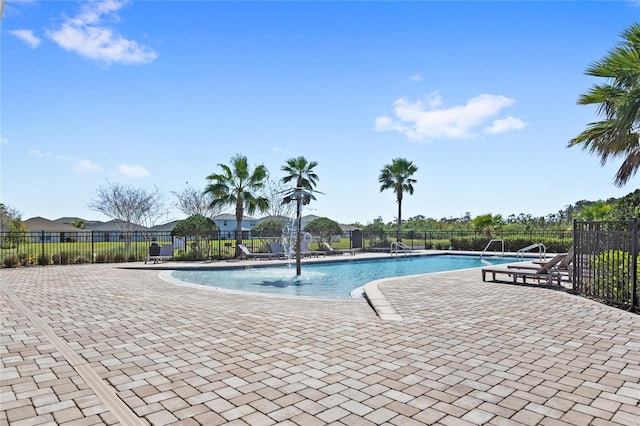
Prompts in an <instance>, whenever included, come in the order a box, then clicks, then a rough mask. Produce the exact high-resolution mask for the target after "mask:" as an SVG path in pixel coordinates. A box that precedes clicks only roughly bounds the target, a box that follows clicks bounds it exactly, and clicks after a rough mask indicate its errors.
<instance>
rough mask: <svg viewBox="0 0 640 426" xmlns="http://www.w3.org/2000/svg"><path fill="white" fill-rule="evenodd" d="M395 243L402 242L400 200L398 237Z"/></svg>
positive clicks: (400, 204) (399, 204) (400, 205)
mask: <svg viewBox="0 0 640 426" xmlns="http://www.w3.org/2000/svg"><path fill="white" fill-rule="evenodd" d="M396 241H397V242H401V241H402V200H400V199H399V200H398V235H397V237H396Z"/></svg>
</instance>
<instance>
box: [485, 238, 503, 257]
mask: <svg viewBox="0 0 640 426" xmlns="http://www.w3.org/2000/svg"><path fill="white" fill-rule="evenodd" d="M494 242H501V243H502V255H503V256H504V240H501V239H492V240H489V243H487V246H486V247H485V248H484V250H482V253H480V259H482V256H484V253H485V252H486V251H487V250H488V249H489V246H490V245H491V243H494Z"/></svg>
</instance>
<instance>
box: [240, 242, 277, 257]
mask: <svg viewBox="0 0 640 426" xmlns="http://www.w3.org/2000/svg"><path fill="white" fill-rule="evenodd" d="M238 247H239V248H240V251H241V252H242V254H241V255H240V257H241V258H244V259H247V260H248V259H275V258H276V257H277V255H276V254H274V253H252V252H251V250H249V248H248V247H247V246H245V245H244V244H238Z"/></svg>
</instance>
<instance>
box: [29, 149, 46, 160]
mask: <svg viewBox="0 0 640 426" xmlns="http://www.w3.org/2000/svg"><path fill="white" fill-rule="evenodd" d="M29 155H33V156H34V157H38V158H44V157H48V156H50V155H51V154H45V153H44V152H42V151H40V150H39V149H30V150H29Z"/></svg>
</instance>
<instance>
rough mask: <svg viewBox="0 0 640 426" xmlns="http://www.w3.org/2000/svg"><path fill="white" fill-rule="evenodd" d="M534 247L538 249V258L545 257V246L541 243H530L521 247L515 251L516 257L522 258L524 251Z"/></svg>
mask: <svg viewBox="0 0 640 426" xmlns="http://www.w3.org/2000/svg"><path fill="white" fill-rule="evenodd" d="M535 248H537V249H538V257H539V258H540V260H542V259H545V258H546V257H547V247H546V246H545V245H544V244H542V243H537V244H531V245H530V246H526V247H523V248H521V249H520V250H518V251H517V252H516V257H517V258H518V259H520V258H524V252H525V251H531V250H533V249H535Z"/></svg>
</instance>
